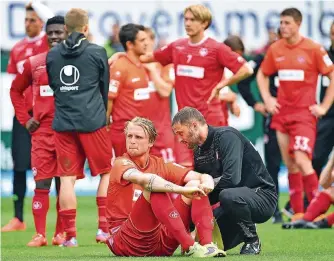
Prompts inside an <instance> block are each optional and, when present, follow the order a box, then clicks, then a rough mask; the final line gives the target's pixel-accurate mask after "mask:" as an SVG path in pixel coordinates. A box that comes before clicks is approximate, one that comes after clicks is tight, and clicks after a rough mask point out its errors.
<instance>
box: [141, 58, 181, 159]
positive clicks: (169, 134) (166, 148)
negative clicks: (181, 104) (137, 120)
mask: <svg viewBox="0 0 334 261" xmlns="http://www.w3.org/2000/svg"><path fill="white" fill-rule="evenodd" d="M156 66H158V68H159V69H160V73H161V77H162V78H163V79H164V80H165V81H168V82H172V81H173V78H174V68H173V65H172V64H171V65H167V66H165V67H163V68H162V66H161V65H160V64H159V63H156ZM149 88H150V105H149V106H150V107H149V108H150V110H148V115H147V118H148V119H150V120H151V121H152V122H153V123H154V127H155V129H156V130H157V133H158V136H157V139H156V141H155V142H154V146H153V148H152V149H151V153H152V154H153V155H155V156H162V157H163V159H164V160H165V162H174V161H175V156H174V141H175V140H174V134H173V131H172V120H171V112H170V111H171V108H170V97H161V96H160V95H159V93H158V92H157V91H156V89H155V87H154V83H153V82H152V81H150V82H149Z"/></svg>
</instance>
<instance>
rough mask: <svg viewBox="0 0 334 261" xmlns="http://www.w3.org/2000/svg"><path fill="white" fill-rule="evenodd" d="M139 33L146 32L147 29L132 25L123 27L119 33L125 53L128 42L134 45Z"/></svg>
mask: <svg viewBox="0 0 334 261" xmlns="http://www.w3.org/2000/svg"><path fill="white" fill-rule="evenodd" d="M139 31H145V27H144V26H143V25H140V24H131V23H130V24H126V25H123V26H122V27H121V30H120V31H119V40H120V41H121V44H122V46H123V48H124V50H125V51H126V50H127V47H126V42H128V41H130V42H131V43H134V42H135V40H136V37H137V34H138V32H139Z"/></svg>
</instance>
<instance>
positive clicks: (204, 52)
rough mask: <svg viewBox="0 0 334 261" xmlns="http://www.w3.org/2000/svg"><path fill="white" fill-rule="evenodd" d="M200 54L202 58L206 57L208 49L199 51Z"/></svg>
mask: <svg viewBox="0 0 334 261" xmlns="http://www.w3.org/2000/svg"><path fill="white" fill-rule="evenodd" d="M199 54H200V56H202V57H204V56H206V55H207V54H208V49H206V48H201V49H200V50H199Z"/></svg>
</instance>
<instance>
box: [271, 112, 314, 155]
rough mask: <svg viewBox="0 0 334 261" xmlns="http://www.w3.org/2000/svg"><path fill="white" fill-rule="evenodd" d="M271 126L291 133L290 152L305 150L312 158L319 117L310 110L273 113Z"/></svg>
mask: <svg viewBox="0 0 334 261" xmlns="http://www.w3.org/2000/svg"><path fill="white" fill-rule="evenodd" d="M271 128H273V129H276V130H277V131H280V132H282V133H286V134H288V135H289V153H290V154H291V155H293V153H294V151H297V150H299V151H304V152H305V153H307V155H308V156H309V158H310V159H312V155H313V148H314V144H315V139H316V133H317V119H316V117H315V116H313V115H312V114H311V113H310V111H309V110H306V109H305V110H302V111H299V112H297V113H296V112H293V113H291V112H290V113H284V114H283V113H282V111H280V113H278V114H275V115H273V118H272V122H271Z"/></svg>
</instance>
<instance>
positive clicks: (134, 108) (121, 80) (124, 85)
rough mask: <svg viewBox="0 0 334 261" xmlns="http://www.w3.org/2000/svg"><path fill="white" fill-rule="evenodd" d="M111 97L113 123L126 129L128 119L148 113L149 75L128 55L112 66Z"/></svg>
mask: <svg viewBox="0 0 334 261" xmlns="http://www.w3.org/2000/svg"><path fill="white" fill-rule="evenodd" d="M109 99H111V100H113V107H112V112H111V115H112V121H113V122H112V125H111V127H112V128H113V129H115V130H121V131H123V129H124V124H125V122H126V121H128V120H131V119H133V118H134V117H136V116H138V117H146V116H147V115H148V112H147V111H148V110H150V108H149V99H150V88H149V77H148V73H147V71H146V69H145V68H144V66H143V65H142V64H138V65H136V64H134V63H133V62H132V61H131V60H130V59H129V58H128V57H127V56H124V57H121V58H119V59H118V60H117V61H116V62H115V64H114V65H112V66H111V67H110V84H109Z"/></svg>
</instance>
